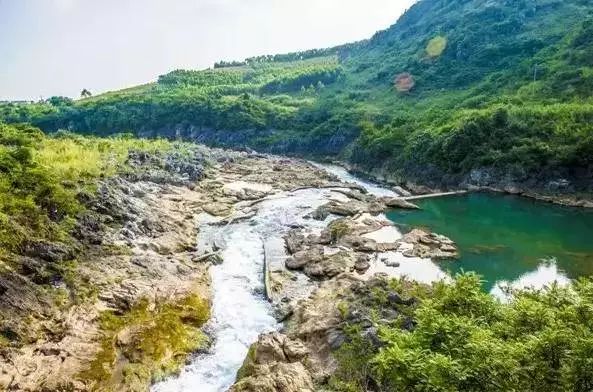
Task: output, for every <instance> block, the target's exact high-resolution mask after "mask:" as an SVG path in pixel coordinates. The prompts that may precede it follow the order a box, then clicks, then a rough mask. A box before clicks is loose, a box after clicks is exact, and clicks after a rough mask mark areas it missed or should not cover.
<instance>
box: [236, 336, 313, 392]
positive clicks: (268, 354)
mask: <svg viewBox="0 0 593 392" xmlns="http://www.w3.org/2000/svg"><path fill="white" fill-rule="evenodd" d="M308 356H309V349H308V348H307V347H305V345H304V344H303V342H301V341H300V340H298V339H291V338H289V337H287V336H286V335H284V334H281V333H279V332H272V333H268V334H263V335H261V336H260V337H259V339H258V341H257V342H256V343H254V344H253V345H252V346H251V347H250V348H249V352H248V354H247V358H245V361H244V362H243V366H242V367H241V369H240V370H239V372H238V375H237V383H236V384H235V385H233V386H232V387H231V389H230V391H233V392H251V391H253V392H280V391H282V392H305V391H313V380H312V377H311V373H310V372H309V370H308V369H307V367H306V366H305V363H306V360H307V358H308Z"/></svg>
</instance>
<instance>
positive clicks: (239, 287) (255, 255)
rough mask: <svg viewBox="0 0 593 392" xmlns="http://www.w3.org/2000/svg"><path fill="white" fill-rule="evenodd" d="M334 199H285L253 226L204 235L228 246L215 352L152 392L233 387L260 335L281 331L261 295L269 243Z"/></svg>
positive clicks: (270, 205) (309, 193) (220, 271)
mask: <svg viewBox="0 0 593 392" xmlns="http://www.w3.org/2000/svg"><path fill="white" fill-rule="evenodd" d="M330 194H331V192H330V191H328V190H317V189H313V190H303V191H298V192H295V193H292V194H281V195H278V197H277V198H274V199H272V200H268V201H265V202H264V203H262V204H261V206H260V209H259V212H258V214H257V215H256V216H255V217H254V218H252V219H251V220H250V221H248V222H241V223H237V224H232V225H229V226H226V227H223V228H220V227H215V226H206V227H205V228H204V229H203V230H202V234H201V235H202V236H205V237H212V236H217V238H218V241H217V242H222V243H224V244H225V247H224V249H225V250H224V251H223V254H222V256H223V259H224V262H223V263H222V264H221V265H218V266H215V267H212V268H211V275H212V289H213V298H212V300H213V308H212V319H211V321H210V322H209V325H208V330H209V332H210V334H211V335H212V337H213V339H214V342H213V346H212V347H211V349H210V351H209V352H208V353H204V354H200V355H198V356H197V357H195V358H194V360H193V361H192V362H191V363H190V364H189V365H187V366H186V367H185V368H184V369H183V370H182V372H181V374H180V375H179V376H178V377H172V378H170V379H168V380H165V381H164V382H161V383H158V384H156V385H154V386H153V387H152V388H151V390H152V391H153V392H222V391H226V390H227V389H228V388H229V387H230V386H231V385H232V384H233V382H234V381H235V376H236V374H237V370H238V369H239V368H240V367H241V364H242V362H243V359H244V358H245V355H246V354H247V350H248V348H249V345H251V344H252V343H253V342H255V341H256V340H257V337H258V335H259V334H261V333H265V332H269V331H273V330H275V329H277V328H278V327H279V326H278V324H277V323H276V320H275V319H274V317H273V316H272V308H271V306H270V304H269V303H268V302H267V301H266V300H265V299H264V296H263V294H262V293H263V291H264V287H263V263H264V251H263V243H264V241H266V240H269V239H271V238H276V237H281V236H282V234H283V233H284V232H286V231H287V230H288V229H289V228H290V227H291V226H294V225H298V224H303V223H304V219H303V216H304V215H306V214H307V213H308V212H310V211H313V209H315V208H317V207H318V206H320V205H321V204H323V203H325V202H327V201H328V199H329V197H330ZM311 224H314V225H316V226H319V227H318V228H319V229H321V227H322V226H324V223H323V222H317V221H311V222H309V221H308V225H311ZM209 231H210V232H209Z"/></svg>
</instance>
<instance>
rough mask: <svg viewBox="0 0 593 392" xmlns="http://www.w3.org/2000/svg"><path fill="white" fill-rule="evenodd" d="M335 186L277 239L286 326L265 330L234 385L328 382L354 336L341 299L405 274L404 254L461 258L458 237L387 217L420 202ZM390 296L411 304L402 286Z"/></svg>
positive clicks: (368, 331) (272, 268)
mask: <svg viewBox="0 0 593 392" xmlns="http://www.w3.org/2000/svg"><path fill="white" fill-rule="evenodd" d="M324 187H325V186H324ZM329 189H330V190H331V193H332V196H331V200H330V201H329V202H327V203H325V204H323V205H321V206H319V207H317V208H316V209H314V210H313V212H311V213H308V214H306V215H305V216H304V218H306V219H308V220H309V221H311V224H309V225H308V224H304V225H300V226H299V227H294V228H292V229H291V230H289V231H288V232H287V233H286V234H285V235H284V243H283V244H275V245H270V247H271V248H273V250H272V251H270V252H268V254H269V255H270V262H269V263H268V266H267V268H268V275H269V276H268V279H267V280H268V282H269V283H268V284H269V286H270V290H269V291H268V295H269V297H270V300H271V302H272V303H273V305H274V308H275V310H276V312H275V315H276V317H277V319H278V320H279V321H283V322H284V328H283V330H282V332H273V333H269V334H264V335H261V336H260V338H259V340H258V342H256V343H255V344H254V345H253V346H252V347H251V348H250V350H249V353H248V355H247V358H246V359H245V362H244V364H243V366H242V368H241V369H240V371H239V372H238V380H237V383H236V384H235V385H234V386H233V387H232V388H231V390H232V391H236V392H237V391H270V392H272V391H295V392H296V391H307V390H310V391H313V390H319V389H320V388H321V389H322V388H323V385H324V384H325V383H326V382H327V381H328V379H329V378H330V376H331V375H332V373H333V372H334V371H335V369H336V363H335V359H334V357H333V353H334V352H335V350H337V349H339V348H340V346H341V345H342V344H343V343H344V342H345V341H346V340H347V336H346V332H345V330H344V328H345V326H346V325H347V323H346V322H345V318H344V317H345V316H346V315H345V314H344V309H342V308H341V307H340V304H341V303H342V301H343V300H345V299H346V298H349V297H350V296H351V295H352V293H353V290H355V288H356V290H359V291H360V290H362V291H364V287H370V286H369V285H371V286H372V285H374V284H376V281H377V279H379V280H382V279H383V280H384V279H385V278H386V277H389V276H398V268H399V262H398V260H400V261H401V260H405V259H407V258H414V259H418V260H419V259H420V258H432V259H435V260H436V259H446V258H455V257H457V248H456V246H455V244H454V243H453V242H452V241H451V240H450V239H448V238H446V237H444V236H440V235H437V234H433V233H427V232H424V231H422V230H414V231H412V232H410V233H408V234H406V235H403V236H402V235H401V234H400V233H399V231H398V230H397V229H396V228H395V227H394V226H393V224H392V223H391V222H389V221H388V220H387V219H386V218H385V217H384V216H383V212H384V211H385V210H386V209H388V208H392V207H390V206H396V205H397V206H399V207H400V208H402V207H403V208H416V207H415V206H413V205H410V204H405V203H401V200H400V201H398V200H396V199H394V198H390V197H376V196H374V195H370V194H368V193H366V191H365V190H364V188H362V187H360V186H353V185H347V184H334V185H333V186H330V188H329ZM315 221H322V222H323V228H322V229H319V228H318V227H319V226H318V225H317V224H313V222H315ZM279 260H282V261H281V262H279ZM390 298H392V300H393V301H394V303H396V304H397V305H398V306H399V305H406V304H407V305H410V304H411V303H409V302H408V300H404V299H401V298H400V297H399V295H398V294H397V293H392V295H391V297H390ZM392 313H394V314H392V315H391V317H392V318H395V316H396V315H397V314H396V313H395V312H392ZM355 316H356V315H353V316H352V317H355ZM356 317H357V316H356ZM356 317H355V318H356ZM385 317H389V315H386V316H385ZM377 333H378V331H377V330H376V329H373V324H372V323H368V324H365V329H364V331H363V334H365V335H369V336H371V335H373V334H374V335H373V336H374V338H375V339H377V340H378V336H377Z"/></svg>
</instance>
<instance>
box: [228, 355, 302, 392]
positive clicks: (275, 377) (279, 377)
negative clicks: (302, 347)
mask: <svg viewBox="0 0 593 392" xmlns="http://www.w3.org/2000/svg"><path fill="white" fill-rule="evenodd" d="M252 372H253V375H251V376H248V377H245V378H242V379H240V380H239V381H238V382H237V383H236V384H235V385H233V386H232V387H231V388H230V389H229V392H313V391H314V386H313V379H312V378H311V374H310V373H309V371H308V370H307V369H306V368H305V366H304V365H303V364H302V363H300V362H296V363H275V364H273V365H265V366H257V367H256V368H255V369H254V370H253V371H252Z"/></svg>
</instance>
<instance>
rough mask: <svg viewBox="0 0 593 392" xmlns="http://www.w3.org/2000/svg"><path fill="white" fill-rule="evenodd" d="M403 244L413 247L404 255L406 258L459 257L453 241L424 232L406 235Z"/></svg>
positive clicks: (416, 231)
mask: <svg viewBox="0 0 593 392" xmlns="http://www.w3.org/2000/svg"><path fill="white" fill-rule="evenodd" d="M400 242H401V243H407V244H410V245H412V247H411V248H410V249H407V250H406V251H404V252H403V253H402V254H403V255H404V256H406V257H420V258H427V259H428V258H430V259H434V260H437V259H452V258H456V257H459V253H458V251H457V248H456V247H455V243H454V242H453V241H451V239H449V238H447V237H445V236H443V235H439V234H434V233H427V232H425V231H424V230H420V229H414V230H412V231H411V232H409V233H407V234H405V235H404V236H403V238H402V239H401V240H400Z"/></svg>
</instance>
